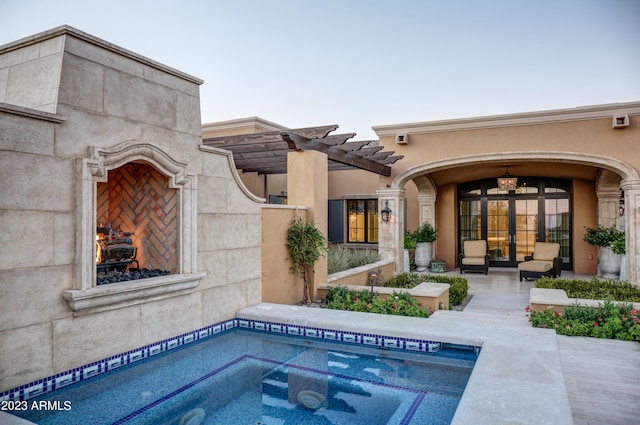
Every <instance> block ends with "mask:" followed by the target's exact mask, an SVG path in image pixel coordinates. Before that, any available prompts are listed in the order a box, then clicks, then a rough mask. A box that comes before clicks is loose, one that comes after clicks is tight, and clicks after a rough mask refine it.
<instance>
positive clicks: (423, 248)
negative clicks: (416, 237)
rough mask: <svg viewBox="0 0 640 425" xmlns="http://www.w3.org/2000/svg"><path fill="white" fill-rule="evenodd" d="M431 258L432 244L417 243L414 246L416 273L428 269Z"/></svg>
mask: <svg viewBox="0 0 640 425" xmlns="http://www.w3.org/2000/svg"><path fill="white" fill-rule="evenodd" d="M432 258H433V243H432V242H419V243H418V244H417V245H416V258H415V262H416V271H419V272H423V271H425V270H427V269H428V268H429V264H431V259H432Z"/></svg>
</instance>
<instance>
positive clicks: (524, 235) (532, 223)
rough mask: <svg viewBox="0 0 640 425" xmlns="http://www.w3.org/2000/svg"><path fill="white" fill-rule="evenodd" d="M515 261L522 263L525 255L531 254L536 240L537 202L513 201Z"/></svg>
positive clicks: (526, 200) (528, 200)
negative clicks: (514, 206)
mask: <svg viewBox="0 0 640 425" xmlns="http://www.w3.org/2000/svg"><path fill="white" fill-rule="evenodd" d="M515 205H516V208H515V211H516V214H515V229H514V230H515V232H513V234H515V240H514V242H515V244H514V245H515V254H516V256H515V261H516V262H520V261H524V257H525V256H526V255H531V254H533V247H534V245H535V243H536V241H537V240H538V200H537V199H516V200H515Z"/></svg>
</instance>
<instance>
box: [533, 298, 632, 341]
mask: <svg viewBox="0 0 640 425" xmlns="http://www.w3.org/2000/svg"><path fill="white" fill-rule="evenodd" d="M531 322H532V325H533V326H534V327H537V328H550V329H555V331H556V333H558V334H560V335H572V336H591V337H596V338H608V339H620V340H625V341H640V315H639V314H638V310H637V309H634V308H633V306H632V305H631V304H615V303H614V302H613V301H612V300H611V299H607V300H605V302H604V304H600V305H599V306H598V308H594V307H581V306H579V305H575V306H571V307H567V308H566V309H565V311H564V314H559V313H557V312H555V311H553V309H546V310H543V311H540V312H536V311H531Z"/></svg>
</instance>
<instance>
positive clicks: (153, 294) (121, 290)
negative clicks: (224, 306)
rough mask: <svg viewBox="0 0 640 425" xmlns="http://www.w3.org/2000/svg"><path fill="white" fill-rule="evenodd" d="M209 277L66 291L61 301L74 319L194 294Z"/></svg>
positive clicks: (189, 276)
mask: <svg viewBox="0 0 640 425" xmlns="http://www.w3.org/2000/svg"><path fill="white" fill-rule="evenodd" d="M205 276H206V273H196V274H174V275H167V276H159V277H153V278H148V279H140V280H135V281H129V282H120V283H111V284H108V285H102V286H96V287H93V288H89V289H85V290H71V291H64V292H63V294H62V297H63V298H64V299H65V301H66V302H67V304H69V308H71V310H73V311H74V316H78V315H84V314H91V313H97V312H101V311H106V310H114V309H117V308H122V307H127V306H130V305H136V304H141V303H145V302H149V301H154V300H158V299H163V298H168V297H174V296H176V295H182V294H184V293H187V292H192V290H193V289H194V288H196V287H197V286H198V285H200V280H202V278H203V277H205Z"/></svg>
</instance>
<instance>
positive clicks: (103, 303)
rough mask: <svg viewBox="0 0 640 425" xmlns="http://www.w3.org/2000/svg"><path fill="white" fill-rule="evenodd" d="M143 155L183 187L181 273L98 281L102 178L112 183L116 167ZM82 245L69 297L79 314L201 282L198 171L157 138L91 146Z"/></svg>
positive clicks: (81, 180)
mask: <svg viewBox="0 0 640 425" xmlns="http://www.w3.org/2000/svg"><path fill="white" fill-rule="evenodd" d="M139 161H142V162H144V163H147V164H149V165H151V166H152V167H154V168H155V169H156V170H158V171H159V172H160V173H162V174H163V175H165V176H167V177H168V179H169V188H171V189H176V190H177V192H178V199H179V201H178V204H179V208H178V220H177V221H178V231H177V234H178V236H177V248H178V249H177V252H176V254H177V255H176V256H177V263H178V264H177V270H176V271H177V273H175V274H171V275H168V276H159V277H155V278H148V279H142V280H139V281H131V282H121V283H114V284H110V285H103V286H97V285H96V273H97V272H96V264H95V258H96V247H95V233H96V225H97V184H98V183H106V182H107V181H108V175H109V171H110V170H114V169H117V168H119V167H121V166H123V165H125V164H127V163H130V162H139ZM77 167H78V173H77V175H78V180H77V182H76V183H77V196H76V203H77V204H76V211H77V217H76V218H77V220H76V223H77V226H78V229H77V230H78V231H77V240H76V246H77V247H78V248H79V249H78V250H77V258H76V267H77V270H76V280H75V283H74V289H73V290H68V291H64V293H63V298H64V299H65V301H66V302H67V303H68V305H69V307H70V308H71V309H72V310H73V312H74V315H81V314H87V313H94V312H98V311H105V310H111V309H115V308H121V307H124V306H128V305H135V304H140V303H144V302H148V301H150V300H156V299H163V298H167V297H170V296H175V295H179V294H180V293H182V292H188V291H189V290H192V289H193V288H195V287H197V286H198V285H199V283H200V280H201V279H202V278H203V277H204V276H205V275H206V274H205V273H194V272H195V267H196V265H195V240H196V237H195V235H196V214H197V211H196V205H195V203H196V198H195V186H196V176H194V175H190V174H188V173H187V164H185V163H182V162H179V161H176V160H175V159H173V158H172V157H171V156H170V155H169V154H167V153H166V152H165V151H164V150H162V149H161V148H159V147H158V146H156V145H155V144H153V143H151V142H124V143H121V144H119V145H116V146H114V147H111V148H93V149H90V158H83V159H78V162H77Z"/></svg>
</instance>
